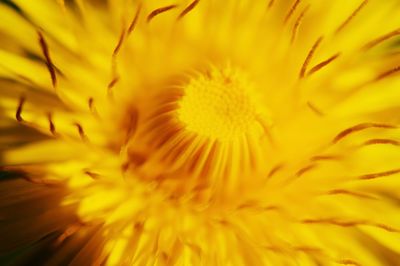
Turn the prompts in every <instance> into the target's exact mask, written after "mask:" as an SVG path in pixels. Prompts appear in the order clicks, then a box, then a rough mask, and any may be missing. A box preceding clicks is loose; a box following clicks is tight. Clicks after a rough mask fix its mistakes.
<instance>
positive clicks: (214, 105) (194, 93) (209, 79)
mask: <svg viewBox="0 0 400 266" xmlns="http://www.w3.org/2000/svg"><path fill="white" fill-rule="evenodd" d="M251 86H252V85H251V84H250V83H249V82H248V80H247V78H246V76H245V75H244V74H243V73H241V72H240V71H238V70H234V69H231V68H229V67H228V68H224V69H223V70H220V69H216V68H212V69H211V71H210V72H208V73H207V74H199V75H197V76H196V77H195V78H192V79H191V81H190V82H189V83H188V84H187V85H186V86H185V88H184V96H183V97H182V99H180V101H179V109H178V110H177V112H178V118H179V120H180V121H181V122H182V123H183V124H184V125H185V126H186V128H187V130H189V131H192V132H194V133H197V134H198V135H201V136H205V137H209V138H211V139H218V140H221V141H224V140H232V139H234V138H235V137H237V136H239V135H241V134H243V133H247V132H248V131H249V129H250V128H251V127H252V126H253V125H254V124H255V123H256V120H257V113H256V108H255V105H254V103H253V101H252V99H251V98H250V97H249V96H251V95H249V92H250V91H251V89H250V87H251Z"/></svg>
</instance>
